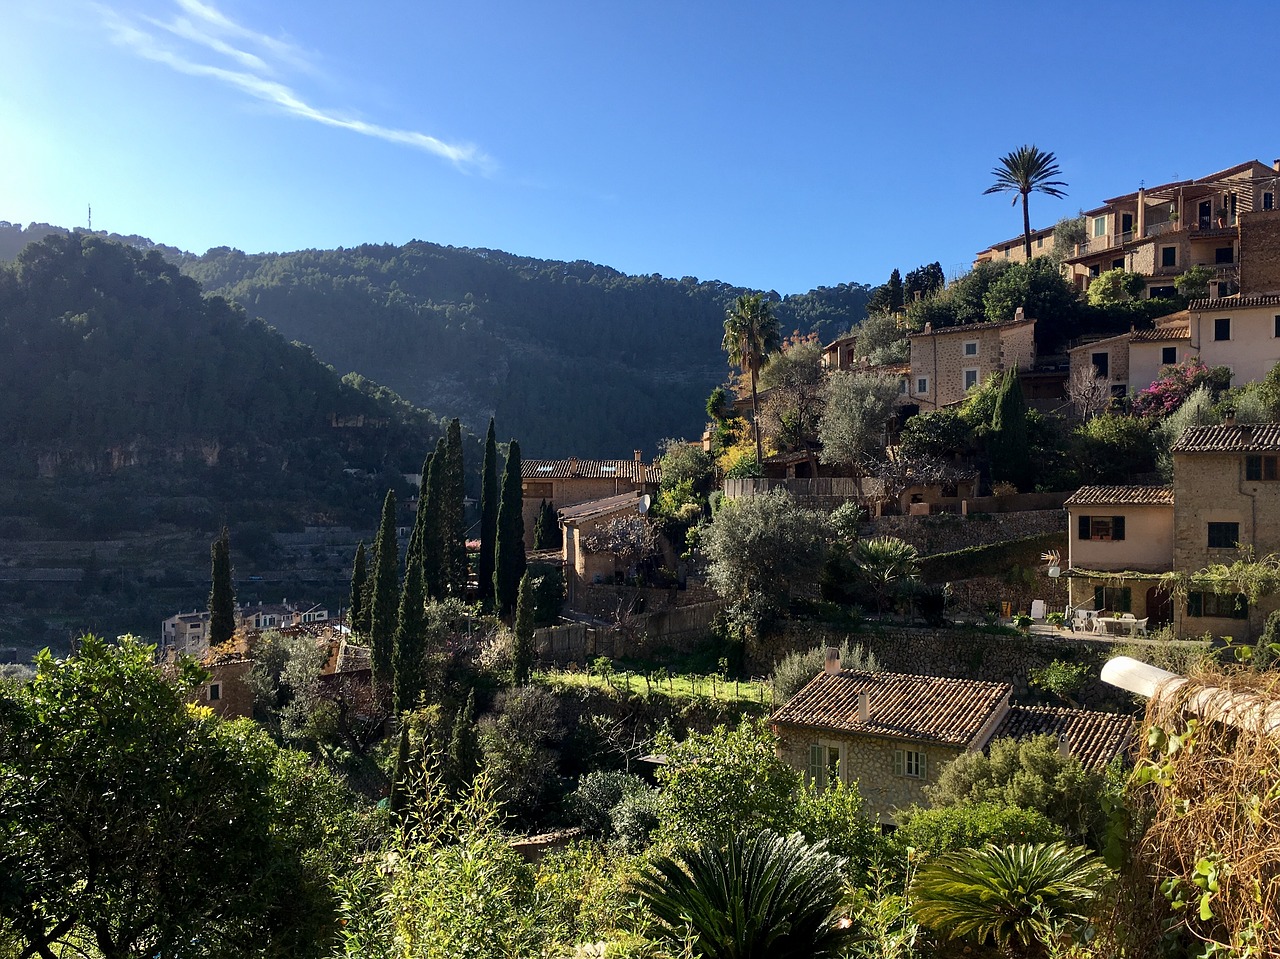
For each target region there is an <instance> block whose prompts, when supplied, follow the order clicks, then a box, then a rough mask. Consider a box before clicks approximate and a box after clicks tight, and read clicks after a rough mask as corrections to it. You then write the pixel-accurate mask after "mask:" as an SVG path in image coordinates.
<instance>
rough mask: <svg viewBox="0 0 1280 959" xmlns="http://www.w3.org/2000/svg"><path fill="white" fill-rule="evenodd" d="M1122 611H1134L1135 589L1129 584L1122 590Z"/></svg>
mask: <svg viewBox="0 0 1280 959" xmlns="http://www.w3.org/2000/svg"><path fill="white" fill-rule="evenodd" d="M1120 612H1122V613H1131V612H1133V590H1132V589H1130V588H1129V587H1128V586H1125V587H1124V588H1123V589H1121V590H1120Z"/></svg>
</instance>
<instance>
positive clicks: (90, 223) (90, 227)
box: [89, 203, 93, 233]
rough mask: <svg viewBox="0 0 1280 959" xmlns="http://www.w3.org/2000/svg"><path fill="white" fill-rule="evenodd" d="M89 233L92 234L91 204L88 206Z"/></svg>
mask: <svg viewBox="0 0 1280 959" xmlns="http://www.w3.org/2000/svg"><path fill="white" fill-rule="evenodd" d="M89 232H90V233H92V232H93V204H92V203H90V204H89Z"/></svg>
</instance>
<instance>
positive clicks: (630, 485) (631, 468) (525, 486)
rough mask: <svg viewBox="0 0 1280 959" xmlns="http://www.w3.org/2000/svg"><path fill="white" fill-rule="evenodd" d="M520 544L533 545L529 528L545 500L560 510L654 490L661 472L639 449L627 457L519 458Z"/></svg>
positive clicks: (527, 547) (530, 546) (535, 521)
mask: <svg viewBox="0 0 1280 959" xmlns="http://www.w3.org/2000/svg"><path fill="white" fill-rule="evenodd" d="M520 478H521V488H522V492H523V500H524V501H523V504H522V505H523V514H524V545H525V549H526V550H531V549H533V529H534V526H535V525H536V524H537V522H538V511H539V509H540V508H541V506H542V503H543V501H544V500H545V501H546V502H548V503H551V504H552V505H554V506H555V507H556V509H557V510H563V509H565V508H567V507H570V506H578V505H579V504H582V503H587V502H590V501H592V500H599V499H605V498H607V497H612V496H620V495H622V494H623V493H632V494H634V495H640V494H642V493H649V494H656V493H657V492H658V482H659V480H660V478H661V473H660V471H659V468H658V466H657V465H656V464H654V465H646V464H645V462H644V460H643V454H642V453H641V451H640V450H636V451H635V456H634V458H633V459H629V460H580V459H577V458H576V457H573V458H570V459H567V460H522V461H521V463H520Z"/></svg>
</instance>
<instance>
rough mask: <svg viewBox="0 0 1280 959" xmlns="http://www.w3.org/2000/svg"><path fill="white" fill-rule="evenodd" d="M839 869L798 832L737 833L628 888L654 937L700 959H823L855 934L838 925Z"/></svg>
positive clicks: (660, 863)
mask: <svg viewBox="0 0 1280 959" xmlns="http://www.w3.org/2000/svg"><path fill="white" fill-rule="evenodd" d="M841 867H842V862H841V860H840V859H838V858H837V857H835V856H832V855H831V854H830V853H828V852H826V850H825V848H824V846H823V844H821V843H819V844H818V845H816V846H810V845H808V844H807V843H806V842H805V841H804V838H803V837H802V836H801V835H800V834H799V833H792V834H791V835H789V836H785V837H784V836H780V835H778V834H777V833H775V832H773V831H771V830H767V829H766V830H762V831H760V832H749V831H746V830H741V831H736V832H735V833H734V834H733V835H731V836H729V837H728V839H727V841H726V844H725V845H724V846H721V845H720V844H718V843H716V842H707V841H703V842H700V843H699V844H698V845H696V846H694V847H693V848H692V849H688V850H685V851H682V852H679V853H677V854H676V855H674V856H671V857H666V856H664V857H659V858H658V859H656V860H654V861H653V863H652V864H651V866H650V869H649V871H648V872H647V873H645V874H644V875H643V876H641V878H640V879H639V880H638V881H637V883H636V889H637V892H638V893H639V895H640V898H641V901H642V902H643V903H644V905H645V906H646V908H647V909H648V910H649V912H650V913H651V914H652V916H653V917H654V919H655V920H656V921H657V924H658V928H659V930H660V934H661V935H662V936H663V937H664V938H666V939H668V940H670V941H672V942H676V943H680V942H684V941H686V939H688V940H691V946H692V948H693V949H694V950H695V951H696V954H697V955H699V956H703V957H706V959H758V957H764V956H769V957H771V959H824V957H836V956H839V955H841V950H842V949H843V947H844V946H845V945H846V944H847V943H848V942H849V941H850V940H851V939H853V937H854V935H855V934H856V933H855V931H854V930H852V929H849V928H844V927H842V926H841V925H840V924H839V922H838V919H839V913H838V907H839V905H840V900H841V895H842V889H841V882H840V873H841Z"/></svg>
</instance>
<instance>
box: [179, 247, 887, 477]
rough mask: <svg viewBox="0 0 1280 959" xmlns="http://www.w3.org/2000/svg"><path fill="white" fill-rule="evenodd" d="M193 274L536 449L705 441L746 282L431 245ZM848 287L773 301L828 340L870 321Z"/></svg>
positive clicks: (224, 263)
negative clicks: (729, 320) (732, 319)
mask: <svg viewBox="0 0 1280 959" xmlns="http://www.w3.org/2000/svg"><path fill="white" fill-rule="evenodd" d="M182 268H183V270H184V272H186V273H188V274H189V275H190V276H192V277H195V278H196V279H197V280H199V281H200V282H201V283H202V284H203V285H204V286H205V288H206V289H208V290H209V291H211V292H215V293H219V294H221V295H224V296H226V297H228V298H229V299H232V300H234V301H236V302H238V303H240V304H241V305H242V306H243V307H244V308H245V309H246V310H247V311H248V312H249V314H250V315H252V316H260V317H262V318H263V319H264V320H265V321H266V322H268V323H270V324H271V325H272V326H274V327H276V328H277V329H278V330H280V331H281V332H282V333H284V335H285V336H288V337H290V338H293V339H297V340H299V341H301V342H305V343H307V344H309V345H310V346H311V347H312V348H313V349H314V350H315V351H316V354H317V355H318V356H319V357H320V358H321V359H322V360H325V361H326V362H330V363H334V364H337V365H339V366H340V367H341V368H342V369H353V370H358V371H360V372H361V373H363V374H365V375H368V376H370V377H372V378H374V379H376V380H378V381H379V382H382V383H386V384H387V385H388V386H389V387H390V388H392V389H394V390H396V391H397V392H398V393H400V394H401V395H403V396H404V397H405V398H406V399H408V400H410V401H411V402H413V403H416V404H418V405H420V406H424V407H428V408H430V409H433V410H435V411H437V412H438V413H440V414H441V415H449V416H460V417H461V418H462V419H463V422H464V423H465V424H467V425H468V426H470V427H471V428H472V429H475V430H478V429H481V428H483V425H484V423H485V422H486V421H487V419H488V417H489V416H490V415H496V417H497V419H498V422H499V423H500V424H501V426H502V433H503V435H504V436H517V437H519V438H520V441H521V443H522V444H523V445H524V447H525V448H526V449H527V450H530V451H532V452H533V453H534V454H535V455H538V456H568V455H577V456H616V455H623V454H626V453H628V452H629V451H630V450H631V449H633V448H643V449H645V450H646V452H647V453H649V454H652V453H653V452H654V451H655V448H656V446H657V443H658V441H659V440H661V439H662V438H663V437H666V436H685V437H696V436H699V435H701V432H702V427H703V420H704V416H703V412H702V410H703V407H704V405H705V400H706V397H707V394H708V393H709V392H710V391H711V389H712V388H713V387H714V386H715V385H716V384H717V383H720V382H722V381H723V380H724V379H725V377H726V375H727V374H728V372H729V370H728V367H727V364H726V361H725V356H724V353H723V352H722V350H721V348H720V343H721V339H722V337H723V333H724V330H723V323H724V311H725V307H726V305H727V304H729V303H730V302H731V301H732V300H733V299H734V298H735V297H736V296H738V295H740V294H741V293H744V292H748V291H746V290H743V289H742V288H739V287H733V286H729V285H727V284H725V283H720V282H713V281H699V280H697V279H695V278H693V277H684V278H683V279H680V280H672V279H664V278H662V277H660V276H657V275H656V274H655V275H653V276H628V275H626V274H623V273H620V272H618V271H617V270H613V269H610V268H608V267H605V266H600V265H597V264H594V263H588V262H585V261H577V262H574V263H565V262H560V261H555V260H537V259H531V258H528V257H520V256H515V255H512V254H509V253H503V252H500V251H496V250H471V249H455V248H453V247H445V246H439V245H436V244H432V243H424V242H418V241H415V242H411V243H408V244H405V245H404V246H399V247H397V246H390V245H382V246H361V247H357V248H354V249H337V250H307V251H303V252H298V253H288V254H260V255H246V254H244V253H241V252H240V251H238V250H232V249H228V248H225V247H223V248H219V249H214V250H210V251H209V252H208V253H206V254H205V255H204V256H200V257H193V258H190V259H185V260H184V261H183V266H182ZM868 295H869V288H868V287H866V286H863V285H860V284H842V285H840V286H837V287H832V288H827V287H823V288H819V289H817V290H814V291H812V292H810V293H805V294H800V295H795V296H788V297H786V298H783V299H781V301H780V302H778V303H776V304H775V307H776V313H777V315H778V317H779V321H780V323H781V325H782V328H783V330H785V331H790V330H792V329H800V330H802V331H804V332H808V331H810V330H816V331H817V332H818V333H819V334H820V335H821V336H822V337H823V338H824V339H826V338H830V337H834V336H836V335H838V334H839V333H842V332H844V331H845V330H847V329H848V328H849V327H850V326H851V325H852V324H853V323H854V322H856V321H858V320H860V319H861V318H862V316H863V312H864V305H865V303H866V300H867V297H868Z"/></svg>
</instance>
